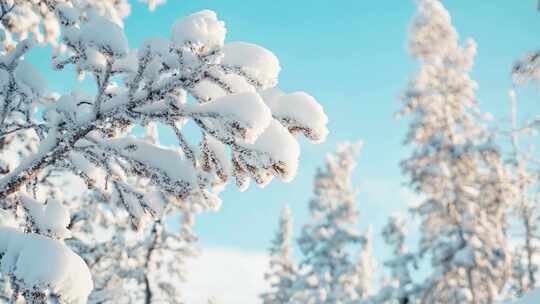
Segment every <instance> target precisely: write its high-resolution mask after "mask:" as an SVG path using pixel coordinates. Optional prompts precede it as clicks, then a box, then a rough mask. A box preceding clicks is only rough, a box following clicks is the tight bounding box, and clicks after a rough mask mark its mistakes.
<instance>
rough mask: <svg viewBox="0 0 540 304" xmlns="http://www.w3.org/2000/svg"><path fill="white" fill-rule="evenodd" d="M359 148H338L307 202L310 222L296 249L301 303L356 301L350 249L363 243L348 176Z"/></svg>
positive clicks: (325, 166)
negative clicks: (299, 271) (299, 250)
mask: <svg viewBox="0 0 540 304" xmlns="http://www.w3.org/2000/svg"><path fill="white" fill-rule="evenodd" d="M358 148H359V145H358V144H349V143H345V144H340V145H338V147H337V151H336V152H335V153H334V154H328V155H327V156H326V160H325V165H324V167H323V168H319V169H318V170H317V173H316V176H315V180H314V197H313V199H312V200H311V201H310V202H309V211H310V214H311V218H312V223H310V224H308V225H306V226H304V228H303V230H302V234H301V236H300V238H299V239H298V244H299V246H300V249H301V251H302V253H303V260H302V262H301V267H302V269H303V270H302V274H301V277H300V279H299V280H300V281H299V283H298V286H299V287H298V288H299V290H300V292H299V301H300V303H310V304H320V303H350V302H351V301H353V300H355V299H358V296H357V294H356V288H357V285H356V279H357V278H355V277H354V275H353V274H354V273H355V272H354V262H353V261H351V256H350V252H349V250H351V249H352V246H353V245H357V244H359V243H360V242H361V241H362V236H361V235H360V233H359V232H358V228H357V221H358V212H357V210H356V189H355V188H354V187H353V185H352V182H351V175H352V173H353V170H354V168H355V166H356V161H355V159H354V158H355V154H356V153H357V150H358Z"/></svg>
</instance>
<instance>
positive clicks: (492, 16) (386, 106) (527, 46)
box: [31, 0, 540, 256]
mask: <svg viewBox="0 0 540 304" xmlns="http://www.w3.org/2000/svg"><path fill="white" fill-rule="evenodd" d="M443 2H444V3H445V5H446V6H447V8H448V9H449V10H450V13H451V15H452V16H453V20H454V24H455V25H456V26H457V28H458V31H459V33H460V34H461V37H463V38H465V37H473V38H474V39H475V40H476V41H477V43H478V56H477V59H476V64H475V68H474V71H473V78H475V79H476V80H477V81H478V82H479V85H480V87H479V91H478V97H479V99H480V102H481V107H482V109H483V110H485V111H490V112H492V113H493V114H494V115H495V116H496V117H497V118H502V117H504V116H505V115H506V113H507V111H508V99H507V91H508V89H510V88H511V86H512V85H511V81H510V75H509V71H510V67H511V64H512V62H513V61H514V60H515V59H516V58H517V57H519V56H520V55H522V54H523V53H525V52H526V51H530V50H534V49H536V48H540V37H539V36H538V30H539V29H540V13H539V12H538V11H536V10H535V8H536V1H535V0H519V1H516V0H514V1H509V0H492V1H471V0H448V1H443ZM200 9H212V10H214V11H216V12H217V14H218V16H219V17H220V18H221V19H222V20H224V21H225V22H226V25H227V29H228V35H227V40H228V41H238V40H242V41H247V42H252V43H257V44H259V45H261V46H264V47H266V48H268V49H270V50H271V51H272V52H274V53H275V54H276V55H277V56H278V58H279V59H280V63H281V66H282V72H281V75H280V84H279V86H280V87H281V88H282V89H284V90H286V91H295V90H304V91H306V92H308V93H310V94H311V95H313V96H314V97H316V98H317V100H318V101H319V102H320V103H321V104H322V105H323V106H324V108H325V111H326V113H327V115H328V116H329V120H330V123H329V129H330V135H329V137H328V140H327V141H326V142H325V143H323V144H320V145H311V144H309V143H308V142H307V141H305V140H301V143H302V156H301V161H300V168H299V173H298V175H297V177H296V179H295V180H294V181H293V182H291V183H288V184H284V183H281V182H279V181H274V182H272V183H271V184H270V185H269V186H267V187H266V188H264V189H259V188H256V187H254V186H252V187H251V188H250V189H249V190H248V191H247V192H245V193H239V192H238V191H237V190H236V189H235V188H234V187H233V186H232V185H230V186H229V187H228V188H227V190H226V191H225V192H224V193H223V194H222V198H223V206H222V208H221V210H220V211H219V212H217V213H213V214H205V215H202V216H200V217H199V218H198V220H197V223H196V231H197V233H198V234H199V236H200V244H201V245H202V246H203V247H233V248H238V249H242V250H248V251H261V250H266V248H267V246H268V244H269V240H270V238H271V237H272V236H273V232H274V230H275V228H276V226H277V221H278V216H279V213H280V210H281V208H282V206H283V205H284V204H285V203H288V204H289V205H290V206H291V208H292V211H293V216H294V219H295V232H296V233H297V235H298V233H299V231H300V227H301V225H302V224H303V223H305V222H306V220H307V219H308V218H307V202H308V200H309V198H310V196H311V192H312V186H311V185H312V176H313V173H314V172H315V169H316V167H317V166H318V165H319V164H321V162H322V160H323V158H324V154H325V153H326V152H328V151H331V150H333V148H334V146H335V144H336V143H338V142H340V141H344V140H351V141H355V140H358V139H362V140H363V141H364V147H363V149H362V151H361V155H360V157H359V166H358V170H357V173H356V174H355V179H354V180H355V183H356V184H357V185H358V186H359V187H360V195H359V200H358V206H359V207H358V208H359V210H360V212H361V217H360V220H361V225H362V227H366V226H367V225H368V224H373V225H375V233H377V234H378V233H379V232H380V224H381V223H382V222H383V221H384V219H385V218H386V217H387V216H388V215H389V214H391V213H393V212H403V210H405V209H406V206H407V204H408V203H411V202H412V200H413V199H414V196H413V195H411V194H410V193H407V192H406V191H404V190H403V189H402V183H403V182H404V181H405V179H404V178H403V177H402V176H401V173H400V169H399V165H398V164H399V161H400V160H401V159H403V158H405V157H406V156H407V149H406V148H404V147H403V146H402V141H403V139H404V133H405V131H406V128H407V122H406V120H404V121H398V120H395V119H394V118H393V114H394V113H395V112H396V111H397V110H398V109H399V107H400V102H399V98H398V97H399V94H400V92H401V91H402V89H403V88H404V87H405V84H406V82H407V79H408V78H409V77H411V76H412V75H413V73H414V72H415V70H416V63H415V62H414V61H413V60H412V59H411V58H410V57H409V56H408V54H407V50H406V32H407V26H408V23H409V20H410V17H411V16H412V14H413V12H414V3H413V1H412V0H411V1H403V0H379V1H361V0H360V1H324V0H310V1H286V0H274V1H240V0H228V1H206V0H169V1H168V3H167V4H165V5H163V6H159V7H158V8H157V9H156V11H154V12H149V11H148V10H146V8H145V7H144V6H143V5H140V4H138V3H133V10H132V14H131V16H130V17H128V19H127V20H126V22H125V30H126V33H127V35H128V38H129V41H130V44H131V46H132V47H136V46H137V45H138V44H139V43H140V42H142V41H143V40H144V38H146V37H149V36H168V35H169V33H170V28H171V26H172V24H173V23H174V20H175V19H177V18H179V17H181V16H184V15H188V14H190V13H193V12H195V11H198V10H200ZM45 53H46V52H45V51H43V50H42V51H39V50H38V51H36V52H34V53H33V54H32V55H31V60H32V61H34V62H35V63H36V64H37V65H38V66H39V67H40V68H41V69H42V70H43V71H45V70H46V69H47V68H48V64H49V62H48V58H45V57H43V56H47V55H46V54H45ZM48 73H49V74H48V75H47V76H50V77H48V78H49V79H52V80H51V81H50V82H49V87H50V88H52V89H54V90H58V91H60V92H65V91H66V90H67V89H69V88H71V87H85V85H84V84H78V83H77V82H76V80H74V79H73V77H68V76H67V75H65V73H57V72H48ZM518 98H519V100H520V105H521V112H522V113H524V114H523V116H526V115H532V114H534V113H536V114H538V113H540V92H539V91H538V89H537V88H535V87H534V86H528V87H526V88H520V89H519V90H518ZM164 140H165V141H169V142H172V139H171V138H164ZM375 246H376V253H377V255H378V256H384V255H385V254H384V253H385V252H384V247H382V246H381V244H380V238H378V239H377V238H376V240H375Z"/></svg>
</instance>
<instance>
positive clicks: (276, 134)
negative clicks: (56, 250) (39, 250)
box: [0, 0, 328, 300]
mask: <svg viewBox="0 0 540 304" xmlns="http://www.w3.org/2000/svg"><path fill="white" fill-rule="evenodd" d="M157 2H159V1H157ZM157 2H156V1H148V3H149V4H150V5H151V6H152V5H153V4H157ZM152 3H153V4H152ZM125 5H127V2H126V1H106V0H99V1H98V0H94V1H90V0H88V1H83V0H81V1H52V0H51V1H28V2H25V1H9V0H8V1H0V9H1V14H0V19H1V20H2V24H3V25H4V29H3V31H2V35H1V36H2V38H4V39H2V48H1V50H2V51H1V54H0V86H1V87H2V90H1V93H0V130H1V131H0V132H1V133H0V146H4V145H5V143H6V139H7V137H12V136H14V135H16V134H19V133H20V132H28V133H30V134H31V135H32V138H34V139H32V140H33V141H35V149H34V150H29V151H28V152H29V153H26V152H27V151H25V153H23V154H24V155H23V154H21V155H22V157H20V159H17V160H15V161H14V163H15V164H14V165H13V164H10V165H9V166H3V170H2V172H1V173H0V201H1V202H2V205H3V207H4V209H6V210H14V209H15V207H16V206H17V205H18V204H19V201H20V200H21V198H22V197H23V196H28V194H30V195H29V196H36V197H37V195H35V193H43V191H41V188H42V187H44V185H43V183H42V181H44V180H46V177H47V176H48V174H51V172H64V173H63V174H67V173H65V172H71V173H73V174H75V175H76V176H78V177H80V179H81V180H83V181H84V182H85V183H86V185H87V187H88V188H91V189H92V190H93V191H96V192H99V193H100V195H101V196H102V197H103V198H104V199H105V200H106V201H108V202H110V203H111V206H114V205H115V204H119V205H122V206H123V207H124V208H125V209H126V210H127V212H128V214H129V217H130V219H131V222H132V225H133V226H134V227H135V228H137V229H139V230H142V229H144V227H143V224H144V223H145V222H146V218H148V217H151V218H155V219H159V218H160V217H161V215H163V214H164V213H165V210H169V209H170V208H172V207H174V210H176V211H178V212H180V213H181V216H182V218H185V219H188V221H191V220H192V217H193V215H194V214H196V213H198V212H201V211H204V210H208V209H216V208H218V207H219V204H220V200H219V196H218V193H219V192H220V190H221V189H222V188H223V187H224V185H225V184H226V183H227V182H228V181H230V180H231V179H234V180H235V182H236V185H237V186H238V188H240V189H241V190H244V189H246V187H247V186H248V184H249V181H250V180H251V179H253V180H254V181H255V182H256V183H257V184H258V185H260V186H264V185H266V184H267V183H268V182H270V181H271V180H272V179H273V178H274V177H279V178H281V179H282V180H284V181H289V180H291V179H292V178H293V177H294V175H295V172H296V169H297V166H298V157H299V154H300V151H299V145H298V142H297V140H296V139H295V137H294V134H297V133H302V134H304V135H305V136H306V137H307V138H309V139H310V140H311V141H313V142H320V141H323V140H324V139H325V137H326V134H327V132H328V131H327V129H326V123H327V118H326V115H325V114H324V112H323V110H322V107H321V106H320V105H319V104H318V103H317V102H316V101H315V99H314V98H313V97H311V96H310V95H308V94H306V93H303V92H295V93H290V94H287V93H283V92H281V91H279V90H278V89H276V88H275V86H276V85H277V78H278V74H279V70H280V66H279V62H278V60H277V58H276V57H275V56H274V55H273V54H272V53H271V52H270V51H268V50H266V49H264V48H262V47H260V46H257V45H253V44H249V43H244V42H232V43H225V33H226V29H225V25H224V22H222V21H220V20H219V19H218V18H217V16H216V14H215V13H214V12H212V11H208V10H206V11H201V12H198V13H195V14H193V15H190V16H187V17H184V18H180V19H179V20H178V21H177V22H176V23H175V24H174V26H173V27H172V33H171V35H170V36H169V37H156V38H150V39H147V40H146V41H144V42H143V43H142V44H141V45H140V46H139V48H138V49H129V48H128V42H127V38H126V36H125V34H124V32H123V29H122V27H121V18H122V17H123V16H124V15H125V12H126V11H125ZM17 18H19V19H20V20H21V21H20V22H19V21H17V22H16V21H10V20H18V19H17ZM29 18H30V19H32V18H33V19H35V20H34V21H35V22H34V21H29ZM51 20H56V21H51ZM23 21H24V22H23ZM50 24H58V29H57V30H55V31H56V32H55V31H51V32H50V33H49V30H48V29H49V26H50ZM39 31H44V32H42V36H41V37H42V38H40V35H39V33H38V32H39ZM27 33H33V35H32V37H29V38H27V39H25V35H26V34H27ZM8 36H9V39H8ZM32 39H34V40H37V41H38V42H42V41H49V42H51V43H53V41H58V46H59V51H58V52H56V53H55V56H54V60H53V66H54V67H55V68H56V69H63V68H65V67H66V66H73V67H74V68H75V70H76V71H77V73H78V74H79V76H81V77H83V76H85V75H86V76H87V77H91V78H92V80H93V81H94V83H95V90H94V91H92V92H79V91H73V92H66V93H64V94H62V95H59V94H56V95H54V94H48V93H47V91H46V86H45V79H44V78H43V77H42V76H39V73H38V72H37V71H36V70H35V69H34V68H33V67H32V66H31V65H30V64H28V63H27V62H26V60H25V59H24V55H25V54H26V53H27V52H28V50H29V49H30V48H31V47H32V45H33V42H32V41H33V40H32ZM188 122H189V123H190V124H192V125H193V126H195V129H196V131H197V132H192V133H193V134H187V133H189V132H188V131H185V130H184V128H183V126H184V125H185V124H186V123H188ZM149 124H156V125H159V126H160V128H167V129H170V130H171V131H172V132H174V134H175V135H176V138H177V140H178V147H175V148H170V147H164V146H162V145H161V144H160V143H159V142H155V143H149V142H148V141H145V140H144V139H143V138H142V137H141V136H140V135H139V133H138V132H137V129H138V128H139V127H141V126H143V127H144V126H147V125H149ZM8 141H9V140H8ZM9 142H13V141H12V140H11V141H9ZM5 151H11V150H10V149H7V148H6V149H1V150H0V159H4V153H5ZM6 153H7V152H6ZM10 153H11V152H10ZM53 186H54V185H53ZM47 187H49V185H47ZM60 190H62V189H60V188H59V187H57V188H56V189H55V191H60ZM25 193H27V194H25ZM45 196H46V195H45ZM48 198H49V197H44V198H43V199H39V200H38V201H43V202H44V201H46V200H47V199H48ZM47 201H48V200H47ZM67 203H69V202H67ZM44 216H45V217H46V218H48V217H49V215H47V214H46V215H44ZM48 220H52V219H48ZM154 227H155V226H154ZM40 232H43V231H40ZM45 232H46V231H45ZM32 233H34V232H32ZM27 235H32V234H31V233H27V234H24V237H25V238H26V236H27ZM151 235H154V236H155V235H156V234H151ZM40 237H41V236H40ZM3 244H4V243H2V245H3ZM1 263H2V265H3V264H4V259H2V262H1ZM149 267H150V266H149ZM2 270H6V269H5V268H2ZM10 273H13V272H10ZM14 273H15V275H17V274H18V273H17V272H14ZM70 283H71V284H74V285H77V284H78V281H77V280H70ZM78 300H79V299H78Z"/></svg>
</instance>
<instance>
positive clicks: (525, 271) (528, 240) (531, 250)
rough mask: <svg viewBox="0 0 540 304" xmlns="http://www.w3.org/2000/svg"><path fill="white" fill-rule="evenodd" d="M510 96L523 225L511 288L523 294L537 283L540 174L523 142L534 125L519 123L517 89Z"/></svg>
mask: <svg viewBox="0 0 540 304" xmlns="http://www.w3.org/2000/svg"><path fill="white" fill-rule="evenodd" d="M510 100H511V103H512V110H511V115H510V116H511V122H512V125H511V130H510V132H509V133H510V139H511V146H512V154H511V158H510V163H511V165H512V168H513V173H514V184H515V186H516V187H517V191H516V198H515V203H514V212H515V216H516V218H517V220H518V223H519V224H520V228H521V229H519V232H520V235H519V237H518V238H517V239H516V240H515V241H514V242H515V243H517V245H516V246H514V256H513V261H512V262H513V263H512V266H513V267H512V277H513V281H512V286H511V288H512V290H513V291H514V292H515V293H516V295H517V296H521V295H523V294H524V293H526V292H527V291H529V290H531V289H534V288H535V287H537V283H536V282H537V275H538V270H539V269H538V266H539V265H538V257H539V256H538V255H539V254H540V235H539V231H538V224H537V223H538V220H539V219H540V210H539V209H538V208H539V206H538V204H539V203H540V201H539V200H538V198H539V197H538V193H539V192H538V191H539V187H540V183H539V180H538V174H537V173H536V172H535V170H534V169H533V168H532V164H533V161H532V159H531V156H530V155H529V153H526V152H524V151H523V150H522V147H521V143H520V138H521V136H522V135H527V134H529V133H531V131H532V129H531V128H532V126H531V125H530V123H528V122H525V124H524V125H523V126H520V125H518V119H517V99H516V93H515V92H514V91H510ZM521 232H522V234H521Z"/></svg>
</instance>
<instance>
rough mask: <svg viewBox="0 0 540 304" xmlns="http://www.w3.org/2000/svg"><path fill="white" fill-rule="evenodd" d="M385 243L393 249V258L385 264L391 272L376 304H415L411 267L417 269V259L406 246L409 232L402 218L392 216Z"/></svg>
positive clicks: (386, 229)
mask: <svg viewBox="0 0 540 304" xmlns="http://www.w3.org/2000/svg"><path fill="white" fill-rule="evenodd" d="M382 236H383V239H384V242H385V243H386V244H387V245H388V246H390V247H391V248H392V258H391V259H389V260H387V261H385V262H384V266H386V267H387V268H388V269H389V270H390V277H389V278H388V282H386V284H385V286H383V287H382V288H381V289H380V290H379V293H378V294H377V295H376V296H375V297H374V300H373V302H374V303H388V304H390V303H398V304H412V303H415V302H416V300H415V293H417V292H418V288H417V285H416V284H415V283H414V282H413V279H412V276H411V267H414V268H416V257H415V255H414V254H413V253H411V252H410V251H409V250H408V248H407V246H406V245H405V238H406V236H407V231H406V229H405V227H404V222H403V220H402V219H401V218H400V217H397V216H391V217H390V218H389V219H388V223H387V224H386V225H385V226H384V228H383V231H382Z"/></svg>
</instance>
